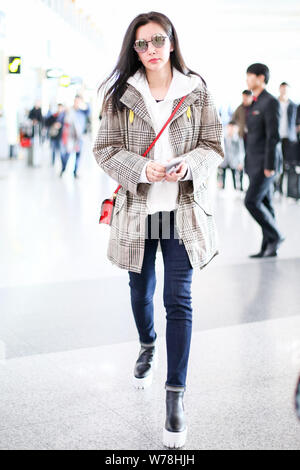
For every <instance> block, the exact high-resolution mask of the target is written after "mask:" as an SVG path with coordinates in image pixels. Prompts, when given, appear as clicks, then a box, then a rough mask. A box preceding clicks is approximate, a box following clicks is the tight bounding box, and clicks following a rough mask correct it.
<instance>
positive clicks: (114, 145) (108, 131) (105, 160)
mask: <svg viewBox="0 0 300 470" xmlns="http://www.w3.org/2000/svg"><path fill="white" fill-rule="evenodd" d="M120 114H121V113H119V112H118V113H114V112H113V109H112V104H111V102H109V103H108V107H107V109H106V111H104V112H103V113H102V119H101V124H100V128H99V131H98V135H97V138H96V141H95V144H94V147H93V153H94V156H95V159H96V162H97V163H98V165H99V166H100V167H101V168H102V170H103V171H105V173H107V174H108V175H109V176H110V177H111V178H113V179H114V180H115V181H116V182H117V183H118V184H120V185H121V186H122V187H123V188H124V189H125V190H128V191H130V192H131V193H133V194H135V195H137V194H138V185H139V183H140V177H141V174H142V170H143V168H144V166H145V165H146V164H147V162H148V161H149V159H147V158H144V157H142V156H141V155H137V154H135V153H132V152H129V151H128V150H126V149H125V147H124V132H125V128H124V125H122V120H121V115H120Z"/></svg>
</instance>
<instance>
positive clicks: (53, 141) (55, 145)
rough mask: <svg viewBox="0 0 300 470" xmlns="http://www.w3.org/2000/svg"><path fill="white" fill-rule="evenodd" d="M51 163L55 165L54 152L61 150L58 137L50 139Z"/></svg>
mask: <svg viewBox="0 0 300 470" xmlns="http://www.w3.org/2000/svg"><path fill="white" fill-rule="evenodd" d="M51 149H52V165H53V166H54V165H55V158H56V152H61V144H60V139H51Z"/></svg>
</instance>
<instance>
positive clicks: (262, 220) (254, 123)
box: [245, 64, 284, 258]
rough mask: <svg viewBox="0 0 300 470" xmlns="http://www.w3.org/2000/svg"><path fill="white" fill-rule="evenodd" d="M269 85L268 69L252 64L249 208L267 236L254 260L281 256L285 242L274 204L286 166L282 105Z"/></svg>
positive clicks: (247, 162)
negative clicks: (278, 179) (276, 183)
mask: <svg viewBox="0 0 300 470" xmlns="http://www.w3.org/2000/svg"><path fill="white" fill-rule="evenodd" d="M268 81H269V69H268V67H267V66H266V65H264V64H252V65H250V67H248V69H247V84H248V88H249V89H250V90H251V91H252V93H253V103H252V105H251V107H250V110H249V113H248V116H247V129H248V133H247V143H246V159H245V171H246V173H247V174H248V176H249V181H250V184H249V188H248V191H247V194H246V197H245V206H246V208H247V209H248V211H249V212H250V214H251V215H252V217H253V218H254V219H255V220H256V222H257V223H258V224H259V225H260V226H261V228H262V233H263V240H262V245H261V250H260V252H259V253H257V254H255V255H251V256H250V257H251V258H262V257H270V256H277V250H278V248H279V245H280V244H281V243H282V241H283V240H284V238H283V237H282V235H281V233H280V231H279V229H278V226H277V223H276V219H275V211H274V207H273V204H272V199H273V194H274V180H275V177H276V174H278V173H280V171H281V166H282V155H281V145H280V138H279V116H280V114H279V102H278V100H277V99H276V98H275V97H274V96H272V95H271V94H270V93H268V92H267V90H266V89H265V88H266V85H267V83H268Z"/></svg>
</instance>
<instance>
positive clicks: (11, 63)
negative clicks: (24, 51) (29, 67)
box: [8, 57, 21, 73]
mask: <svg viewBox="0 0 300 470" xmlns="http://www.w3.org/2000/svg"><path fill="white" fill-rule="evenodd" d="M8 71H9V73H21V57H9V59H8Z"/></svg>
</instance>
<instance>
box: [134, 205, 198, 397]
mask: <svg viewBox="0 0 300 470" xmlns="http://www.w3.org/2000/svg"><path fill="white" fill-rule="evenodd" d="M175 216H176V212H174V211H172V212H157V213H156V214H153V215H152V216H151V215H148V217H147V219H146V239H145V254H144V260H143V266H142V272H141V273H140V274H138V273H134V272H130V271H129V278H130V281H129V286H130V294H131V305H132V311H133V315H134V319H135V323H136V326H137V330H138V333H139V339H140V343H141V344H142V345H143V346H144V345H145V346H147V345H151V344H153V343H154V342H155V340H156V336H157V335H156V332H155V329H154V318H153V313H154V308H153V295H154V291H155V287H156V275H155V259H156V251H157V246H158V240H160V244H161V250H162V255H163V260H164V291H163V300H164V306H165V309H166V314H167V315H166V319H167V328H166V343H167V361H168V372H167V381H166V388H168V387H171V388H172V387H175V388H176V389H177V388H178V389H179V390H185V386H186V376H187V368H188V359H189V352H190V342H191V335H192V305H191V285H192V274H193V268H192V266H191V263H190V260H189V257H188V254H187V252H186V249H185V246H184V244H183V243H182V241H181V240H179V238H178V234H177V231H176V229H175V221H174V219H175ZM147 237H148V238H147Z"/></svg>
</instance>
